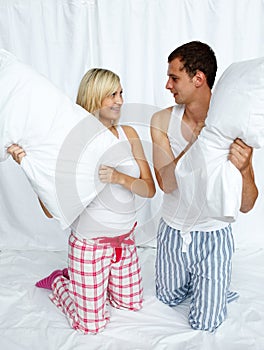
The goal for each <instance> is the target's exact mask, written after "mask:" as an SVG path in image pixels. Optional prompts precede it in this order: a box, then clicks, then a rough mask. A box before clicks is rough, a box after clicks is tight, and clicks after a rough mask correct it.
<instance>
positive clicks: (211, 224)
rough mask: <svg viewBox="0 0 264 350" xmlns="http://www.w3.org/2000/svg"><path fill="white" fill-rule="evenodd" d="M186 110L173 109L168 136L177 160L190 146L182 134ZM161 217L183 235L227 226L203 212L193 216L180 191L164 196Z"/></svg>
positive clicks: (182, 106)
mask: <svg viewBox="0 0 264 350" xmlns="http://www.w3.org/2000/svg"><path fill="white" fill-rule="evenodd" d="M184 108H185V106H184V105H176V106H174V107H173V109H172V112H171V117H170V122H169V126H168V132H167V134H168V138H169V142H170V146H171V149H172V152H173V154H174V156H175V158H176V157H177V156H178V155H179V154H180V153H181V152H182V150H183V149H184V148H185V147H186V146H187V144H188V141H186V140H185V139H184V137H183V135H182V132H181V126H182V118H183V114H184ZM161 215H162V217H163V219H164V221H165V222H166V223H167V224H168V225H169V226H171V227H173V228H175V229H178V230H181V231H182V233H183V234H184V233H188V232H190V231H214V230H217V229H220V228H222V227H223V226H226V224H225V223H223V222H221V221H219V220H213V219H211V218H208V217H207V216H206V215H204V214H203V212H202V211H201V213H200V215H199V217H197V215H196V216H195V217H194V216H192V213H191V212H189V207H187V206H185V204H184V202H183V201H182V200H181V197H180V192H179V191H178V189H176V190H175V191H173V192H171V193H169V194H168V193H164V194H163V204H162V211H161Z"/></svg>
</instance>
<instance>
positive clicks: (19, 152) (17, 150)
mask: <svg viewBox="0 0 264 350" xmlns="http://www.w3.org/2000/svg"><path fill="white" fill-rule="evenodd" d="M7 153H9V154H11V156H12V158H13V159H14V161H15V162H17V163H18V164H20V163H21V160H22V158H23V157H25V155H26V152H25V151H24V150H23V148H22V147H20V146H19V145H17V144H13V145H11V146H9V147H8V149H7Z"/></svg>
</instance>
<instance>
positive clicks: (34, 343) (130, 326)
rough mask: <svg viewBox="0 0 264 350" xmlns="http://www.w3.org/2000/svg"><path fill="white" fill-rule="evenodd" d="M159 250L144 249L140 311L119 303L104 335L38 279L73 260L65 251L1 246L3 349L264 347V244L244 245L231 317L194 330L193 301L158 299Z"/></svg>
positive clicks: (237, 263) (227, 349)
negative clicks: (59, 303) (81, 321)
mask: <svg viewBox="0 0 264 350" xmlns="http://www.w3.org/2000/svg"><path fill="white" fill-rule="evenodd" d="M155 252H156V251H155V249H153V248H140V249H139V256H140V261H141V266H142V273H143V281H144V291H145V301H144V305H143V309H142V310H141V311H139V312H132V311H124V310H116V309H114V308H111V321H110V323H109V324H108V326H107V327H106V329H105V330H104V331H103V332H102V333H99V334H97V335H82V334H79V333H77V332H76V331H74V330H72V329H71V328H70V327H69V325H68V322H67V319H66V317H65V316H64V315H63V314H62V313H61V312H60V311H59V310H58V309H57V308H56V307H55V306H54V305H53V304H52V303H51V301H50V300H49V298H48V294H49V291H47V290H43V289H38V288H36V287H35V286H34V283H35V282H36V281H37V280H38V279H40V278H42V277H43V276H45V275H47V274H49V273H50V272H51V271H52V270H54V269H56V268H62V267H64V266H65V265H66V260H67V254H66V252H64V251H2V252H0V276H1V279H0V313H1V317H0V348H1V350H24V349H25V350H53V349H54V350H73V349H74V350H118V349H120V350H147V349H152V350H178V349H179V350H195V349H197V350H198V349H199V350H200V349H201V350H223V349H224V350H251V349H252V350H263V349H264V293H263V286H264V264H263V261H264V251H263V249H258V248H245V249H240V250H237V251H236V253H235V255H234V259H233V279H232V289H233V290H236V291H239V293H240V298H239V299H238V300H237V301H235V302H233V303H231V304H229V306H228V317H227V320H226V321H225V322H224V323H223V324H222V325H221V326H220V327H219V328H218V329H217V331H216V332H215V333H214V334H211V333H208V332H203V331H195V330H192V329H191V328H190V327H189V325H188V322H187V315H188V309H189V303H188V301H186V302H184V303H183V304H182V305H179V306H177V307H175V308H169V307H168V306H166V305H163V304H162V303H161V302H159V301H158V300H157V299H156V298H155V293H154V263H155Z"/></svg>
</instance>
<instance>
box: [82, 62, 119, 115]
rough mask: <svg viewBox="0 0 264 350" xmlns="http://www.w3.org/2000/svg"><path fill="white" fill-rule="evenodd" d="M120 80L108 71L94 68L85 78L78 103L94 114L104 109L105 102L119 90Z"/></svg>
mask: <svg viewBox="0 0 264 350" xmlns="http://www.w3.org/2000/svg"><path fill="white" fill-rule="evenodd" d="M119 85H120V78H119V76H118V75H117V74H115V73H113V72H112V71H110V70H108V69H103V68H93V69H90V70H88V72H87V73H86V74H85V75H84V76H83V78H82V80H81V82H80V86H79V90H78V94H77V100H76V103H77V104H78V105H80V106H82V107H83V108H85V109H86V110H87V111H88V112H90V113H94V112H96V111H98V110H99V109H100V108H101V107H102V102H103V100H104V99H105V98H106V97H108V96H110V95H111V94H112V93H113V92H115V91H116V90H117V89H118V86H119Z"/></svg>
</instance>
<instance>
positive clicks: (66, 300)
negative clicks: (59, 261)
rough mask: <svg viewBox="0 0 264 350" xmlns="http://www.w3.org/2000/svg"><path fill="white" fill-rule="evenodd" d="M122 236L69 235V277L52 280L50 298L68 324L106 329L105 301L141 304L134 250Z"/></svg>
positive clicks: (92, 329)
mask: <svg viewBox="0 0 264 350" xmlns="http://www.w3.org/2000/svg"><path fill="white" fill-rule="evenodd" d="M125 236H127V235H123V236H119V237H115V238H113V239H111V238H110V239H109V238H105V239H104V238H99V239H95V240H86V239H82V238H80V237H79V236H77V235H76V234H74V233H71V235H70V237H69V254H68V264H69V266H68V272H69V279H67V278H65V277H63V276H59V277H57V278H56V279H55V280H54V282H53V284H52V290H53V293H52V294H51V295H50V299H51V300H52V301H53V303H54V304H55V305H56V306H57V307H58V308H59V309H61V310H62V311H63V312H64V313H65V314H66V316H67V318H68V320H69V323H70V325H71V327H72V328H74V329H76V330H78V331H80V332H82V333H84V334H87V333H94V334H96V333H98V332H100V331H101V330H103V329H104V328H105V326H106V324H107V323H108V321H109V318H110V315H109V311H108V310H107V306H106V304H107V302H109V303H110V304H111V305H112V306H114V307H116V308H119V309H129V310H133V311H137V310H139V309H141V307H142V301H143V289H142V278H141V271H140V266H139V261H138V256H137V250H136V246H135V243H134V241H133V240H131V239H124V237H125ZM118 238H119V239H118ZM125 238H126V237H125ZM126 242H127V243H126Z"/></svg>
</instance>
